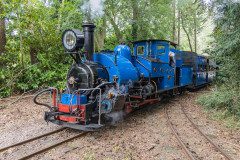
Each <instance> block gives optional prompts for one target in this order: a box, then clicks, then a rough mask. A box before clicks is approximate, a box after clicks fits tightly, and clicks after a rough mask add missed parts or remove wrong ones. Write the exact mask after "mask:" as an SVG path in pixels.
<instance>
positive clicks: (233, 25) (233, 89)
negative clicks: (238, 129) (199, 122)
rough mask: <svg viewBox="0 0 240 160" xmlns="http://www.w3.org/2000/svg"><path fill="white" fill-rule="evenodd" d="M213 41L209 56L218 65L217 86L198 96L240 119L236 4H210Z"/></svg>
mask: <svg viewBox="0 0 240 160" xmlns="http://www.w3.org/2000/svg"><path fill="white" fill-rule="evenodd" d="M213 7H214V10H215V11H216V13H215V14H216V16H215V25H216V27H215V30H214V34H213V36H214V38H215V43H213V44H212V45H213V46H214V48H213V50H212V52H211V55H212V57H214V58H215V59H216V61H217V64H218V65H219V68H220V69H219V71H218V89H217V90H216V91H214V92H213V93H211V94H208V95H205V96H203V97H200V98H199V102H200V103H201V104H203V105H204V106H206V107H208V108H214V109H224V110H227V111H228V112H227V113H228V114H229V115H233V116H236V117H237V118H238V119H239V120H240V93H239V89H240V74H239V69H240V50H239V47H240V38H239V37H240V27H239V24H240V12H239V10H240V3H233V2H226V1H223V0H217V1H215V3H214V6H213Z"/></svg>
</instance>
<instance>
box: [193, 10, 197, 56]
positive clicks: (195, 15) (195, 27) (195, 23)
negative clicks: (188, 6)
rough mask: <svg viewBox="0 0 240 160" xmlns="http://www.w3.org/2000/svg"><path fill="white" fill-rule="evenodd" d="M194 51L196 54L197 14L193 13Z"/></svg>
mask: <svg viewBox="0 0 240 160" xmlns="http://www.w3.org/2000/svg"><path fill="white" fill-rule="evenodd" d="M194 50H195V52H196V53H197V13H196V10H195V11H194Z"/></svg>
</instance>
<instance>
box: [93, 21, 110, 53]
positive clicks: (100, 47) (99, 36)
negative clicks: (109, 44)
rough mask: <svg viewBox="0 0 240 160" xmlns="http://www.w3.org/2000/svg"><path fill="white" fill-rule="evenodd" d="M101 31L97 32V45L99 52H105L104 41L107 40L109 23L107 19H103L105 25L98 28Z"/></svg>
mask: <svg viewBox="0 0 240 160" xmlns="http://www.w3.org/2000/svg"><path fill="white" fill-rule="evenodd" d="M98 28H99V30H97V32H96V43H97V48H96V49H97V50H98V51H100V50H103V47H104V41H105V38H106V28H107V23H106V17H103V24H102V26H99V27H98Z"/></svg>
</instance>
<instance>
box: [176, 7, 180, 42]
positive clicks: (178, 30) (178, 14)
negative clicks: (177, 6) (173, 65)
mask: <svg viewBox="0 0 240 160" xmlns="http://www.w3.org/2000/svg"><path fill="white" fill-rule="evenodd" d="M180 36H181V13H180V10H178V38H177V39H178V45H179V46H180V42H181V41H180Z"/></svg>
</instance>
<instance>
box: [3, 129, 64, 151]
mask: <svg viewBox="0 0 240 160" xmlns="http://www.w3.org/2000/svg"><path fill="white" fill-rule="evenodd" d="M64 129H66V127H64V128H60V129H57V130H54V131H51V132H48V133H45V134H42V135H39V136H36V137H33V138H30V139H27V140H25V141H22V142H18V143H15V144H12V145H10V146H7V147H4V148H1V149H0V152H3V151H5V150H8V149H9V148H12V147H16V146H19V145H23V144H26V143H29V142H32V141H34V140H37V139H40V138H42V137H46V136H49V135H52V134H54V133H57V132H60V131H62V130H64Z"/></svg>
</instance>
